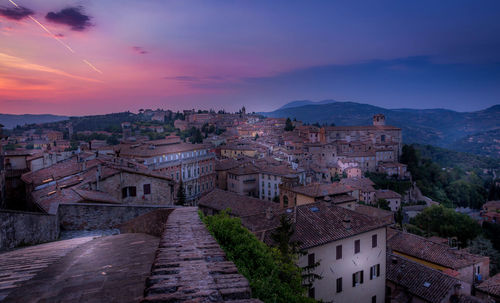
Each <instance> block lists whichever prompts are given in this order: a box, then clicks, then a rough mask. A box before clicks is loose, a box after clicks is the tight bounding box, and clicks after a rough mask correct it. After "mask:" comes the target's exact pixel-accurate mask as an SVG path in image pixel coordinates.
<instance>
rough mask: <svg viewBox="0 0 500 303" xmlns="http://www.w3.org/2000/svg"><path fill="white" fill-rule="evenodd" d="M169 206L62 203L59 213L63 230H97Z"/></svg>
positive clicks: (116, 226)
mask: <svg viewBox="0 0 500 303" xmlns="http://www.w3.org/2000/svg"><path fill="white" fill-rule="evenodd" d="M168 208H169V207H166V206H153V205H150V206H144V205H111V204H86V203H78V204H60V205H59V211H58V215H59V223H60V226H61V229H63V230H95V229H110V228H118V227H119V226H120V225H121V224H123V223H125V222H127V221H130V220H132V219H134V218H136V217H138V216H140V215H144V214H146V213H149V212H151V211H154V210H158V209H168Z"/></svg>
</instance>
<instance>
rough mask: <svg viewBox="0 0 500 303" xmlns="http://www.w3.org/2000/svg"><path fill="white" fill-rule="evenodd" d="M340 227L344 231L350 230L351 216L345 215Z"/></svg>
mask: <svg viewBox="0 0 500 303" xmlns="http://www.w3.org/2000/svg"><path fill="white" fill-rule="evenodd" d="M342 225H343V226H344V228H345V229H351V216H349V215H346V216H345V217H344V219H343V220H342Z"/></svg>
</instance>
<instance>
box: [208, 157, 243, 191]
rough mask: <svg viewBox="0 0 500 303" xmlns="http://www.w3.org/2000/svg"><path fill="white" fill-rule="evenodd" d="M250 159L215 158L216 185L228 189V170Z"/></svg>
mask: <svg viewBox="0 0 500 303" xmlns="http://www.w3.org/2000/svg"><path fill="white" fill-rule="evenodd" d="M246 163H248V161H243V160H242V161H238V160H236V159H233V158H227V159H221V160H217V159H216V160H215V180H216V187H217V188H220V189H223V190H227V172H228V171H229V170H231V169H233V168H236V167H239V166H242V165H244V164H246Z"/></svg>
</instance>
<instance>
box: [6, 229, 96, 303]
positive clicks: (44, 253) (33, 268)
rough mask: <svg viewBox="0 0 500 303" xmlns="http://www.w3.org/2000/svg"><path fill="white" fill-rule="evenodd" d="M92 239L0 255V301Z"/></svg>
mask: <svg viewBox="0 0 500 303" xmlns="http://www.w3.org/2000/svg"><path fill="white" fill-rule="evenodd" d="M92 239H93V238H92V237H83V238H78V239H71V240H64V241H56V242H51V243H46V244H41V245H36V246H30V247H26V248H21V249H16V250H12V251H9V252H5V253H0V301H2V300H3V299H4V298H5V297H6V296H7V295H8V294H9V293H10V292H12V291H13V290H14V289H15V288H17V287H19V286H20V285H21V284H23V283H25V282H26V281H27V280H30V279H31V278H33V277H34V276H35V275H36V274H37V273H39V272H40V271H42V270H44V269H45V268H47V267H48V266H50V265H51V264H53V263H55V262H56V261H58V260H59V259H61V258H62V257H64V256H65V255H66V254H68V253H69V252H71V251H72V250H73V249H75V248H76V247H78V246H79V245H82V244H83V243H86V242H88V241H90V240H92Z"/></svg>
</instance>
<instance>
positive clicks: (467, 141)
mask: <svg viewBox="0 0 500 303" xmlns="http://www.w3.org/2000/svg"><path fill="white" fill-rule="evenodd" d="M377 113H382V114H384V115H385V116H386V121H387V122H386V123H387V124H388V125H394V126H397V127H400V128H401V129H402V130H403V140H404V142H405V143H420V144H431V145H435V146H440V147H444V148H450V149H454V150H457V151H464V152H474V153H476V154H481V155H489V156H493V157H497V158H500V118H499V117H500V105H495V106H492V107H490V108H487V109H485V110H481V111H476V112H465V113H464V112H455V111H452V110H447V109H423V110H420V109H392V110H391V109H386V108H382V107H377V106H373V105H369V104H360V103H355V102H335V103H330V104H323V105H303V106H298V107H289V108H280V109H278V110H275V111H273V112H268V113H261V114H262V115H264V116H267V117H275V118H277V117H282V118H286V117H290V118H297V119H298V120H301V121H303V122H307V123H315V122H319V123H320V124H325V123H326V124H330V123H335V125H371V124H372V116H373V115H374V114H377Z"/></svg>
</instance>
